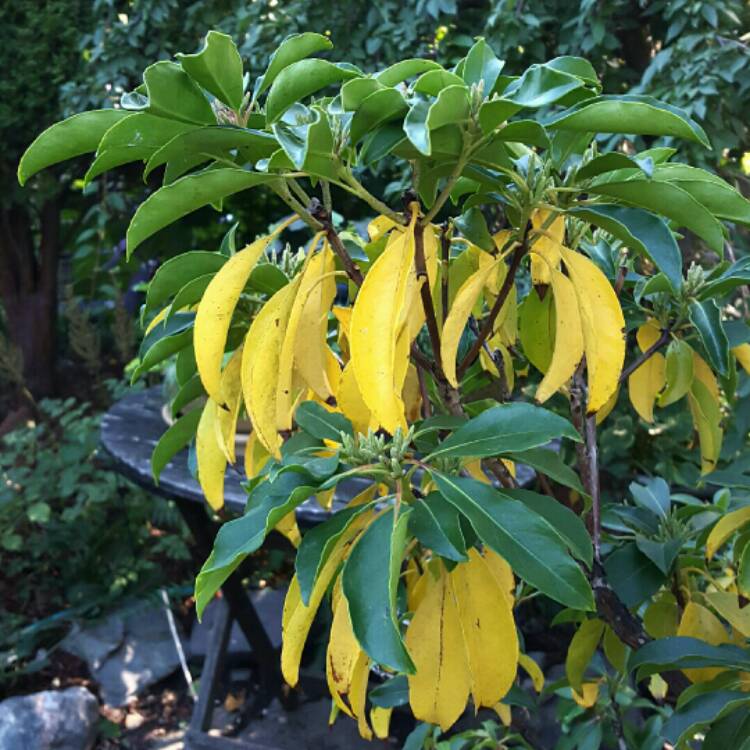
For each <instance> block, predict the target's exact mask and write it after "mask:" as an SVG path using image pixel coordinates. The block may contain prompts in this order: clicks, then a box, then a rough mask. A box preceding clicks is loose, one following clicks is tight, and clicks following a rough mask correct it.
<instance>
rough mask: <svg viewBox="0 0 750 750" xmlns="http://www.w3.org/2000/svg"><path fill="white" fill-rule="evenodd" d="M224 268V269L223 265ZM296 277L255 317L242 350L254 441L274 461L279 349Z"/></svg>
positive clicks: (296, 285)
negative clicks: (257, 442)
mask: <svg viewBox="0 0 750 750" xmlns="http://www.w3.org/2000/svg"><path fill="white" fill-rule="evenodd" d="M224 268H226V266H224ZM300 278H301V277H300V276H297V278H296V279H295V280H294V281H292V282H290V283H289V284H287V285H286V286H285V287H282V288H281V289H279V291H278V292H276V294H274V295H273V297H271V299H269V300H268V301H267V302H266V304H265V305H263V307H262V308H261V310H260V312H259V313H258V314H257V315H256V316H255V320H253V322H252V325H251V326H250V330H249V331H248V332H247V336H246V337H245V343H244V345H243V350H242V391H243V394H244V397H245V407H246V409H247V412H248V414H249V415H250V419H251V420H252V423H253V429H254V430H255V432H256V434H257V435H258V440H260V442H261V443H262V444H263V445H264V446H265V448H266V450H267V451H268V452H269V453H270V454H271V455H272V456H274V457H275V458H279V457H280V456H281V453H280V450H279V449H280V447H281V439H280V438H279V434H278V432H277V416H278V412H277V395H278V378H279V369H280V366H281V347H282V344H283V342H284V336H285V333H286V327H287V322H288V320H289V314H290V312H291V309H292V305H293V304H294V299H295V296H296V294H297V290H298V288H299V284H300Z"/></svg>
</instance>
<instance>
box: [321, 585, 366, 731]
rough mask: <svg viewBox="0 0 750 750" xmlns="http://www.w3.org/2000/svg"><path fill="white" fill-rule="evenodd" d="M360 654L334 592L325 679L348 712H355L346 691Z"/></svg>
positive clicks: (343, 604)
mask: <svg viewBox="0 0 750 750" xmlns="http://www.w3.org/2000/svg"><path fill="white" fill-rule="evenodd" d="M337 584H338V581H337ZM337 588H338V587H337ZM335 598H336V597H335ZM361 654H362V648H361V647H360V645H359V643H358V641H357V639H356V637H355V636H354V630H353V629H352V621H351V617H350V616H349V605H348V603H347V601H346V597H344V596H338V597H337V598H336V604H335V607H334V611H333V623H332V624H331V633H330V636H329V639H328V649H327V651H326V681H327V682H328V690H329V692H330V693H331V697H332V698H333V700H334V702H335V703H336V705H337V706H338V707H339V708H340V709H341V710H342V711H343V712H344V713H345V714H347V715H348V716H355V714H354V712H353V710H352V708H351V705H350V700H351V699H350V695H349V693H350V691H351V689H352V680H353V678H354V672H355V667H356V666H357V661H358V659H359V658H360V656H361Z"/></svg>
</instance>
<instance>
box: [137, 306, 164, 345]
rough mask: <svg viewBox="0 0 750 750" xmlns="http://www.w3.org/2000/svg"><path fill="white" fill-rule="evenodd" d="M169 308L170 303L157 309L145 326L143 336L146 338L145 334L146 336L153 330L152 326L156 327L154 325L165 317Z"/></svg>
mask: <svg viewBox="0 0 750 750" xmlns="http://www.w3.org/2000/svg"><path fill="white" fill-rule="evenodd" d="M170 309H171V305H167V306H166V307H163V308H162V309H161V310H159V312H158V313H156V315H154V317H153V318H152V319H151V322H150V323H149V324H148V325H147V326H146V330H145V331H144V332H143V338H146V336H148V335H149V333H151V331H153V330H154V328H156V326H158V325H159V323H161V322H162V321H163V320H164V318H166V317H167V315H168V314H169V311H170Z"/></svg>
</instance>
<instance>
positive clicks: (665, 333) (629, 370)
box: [620, 328, 672, 385]
mask: <svg viewBox="0 0 750 750" xmlns="http://www.w3.org/2000/svg"><path fill="white" fill-rule="evenodd" d="M671 333H672V331H671V329H670V328H663V329H662V331H661V335H660V336H659V338H658V339H656V341H654V343H653V344H652V345H651V346H649V348H648V349H646V351H645V352H643V354H641V356H640V357H638V358H637V359H635V360H633V361H632V362H631V363H630V364H629V365H628V366H627V367H626V368H625V369H624V370H623V371H622V373H620V385H622V384H623V383H624V382H625V381H626V380H627V379H628V378H629V377H630V376H631V375H632V374H633V373H634V372H635V371H636V370H637V369H638V368H639V367H640V366H641V365H642V364H643V363H644V362H647V361H648V360H649V359H651V357H653V356H654V354H656V352H658V351H659V349H661V348H662V347H663V346H665V345H666V344H668V343H669V339H670V336H671Z"/></svg>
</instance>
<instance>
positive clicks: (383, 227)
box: [367, 214, 403, 242]
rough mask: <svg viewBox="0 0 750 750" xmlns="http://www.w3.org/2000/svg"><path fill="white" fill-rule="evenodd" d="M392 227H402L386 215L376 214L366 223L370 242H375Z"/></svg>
mask: <svg viewBox="0 0 750 750" xmlns="http://www.w3.org/2000/svg"><path fill="white" fill-rule="evenodd" d="M394 228H396V229H403V227H401V225H400V224H397V223H396V222H395V221H394V220H393V219H390V218H389V217H387V216H383V215H382V214H381V215H380V216H376V217H375V218H374V219H373V220H372V221H371V222H370V223H369V224H368V225H367V234H368V235H370V242H376V241H377V240H379V239H380V238H381V237H382V236H383V235H384V234H385V233H386V232H390V231H391V229H394Z"/></svg>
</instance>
